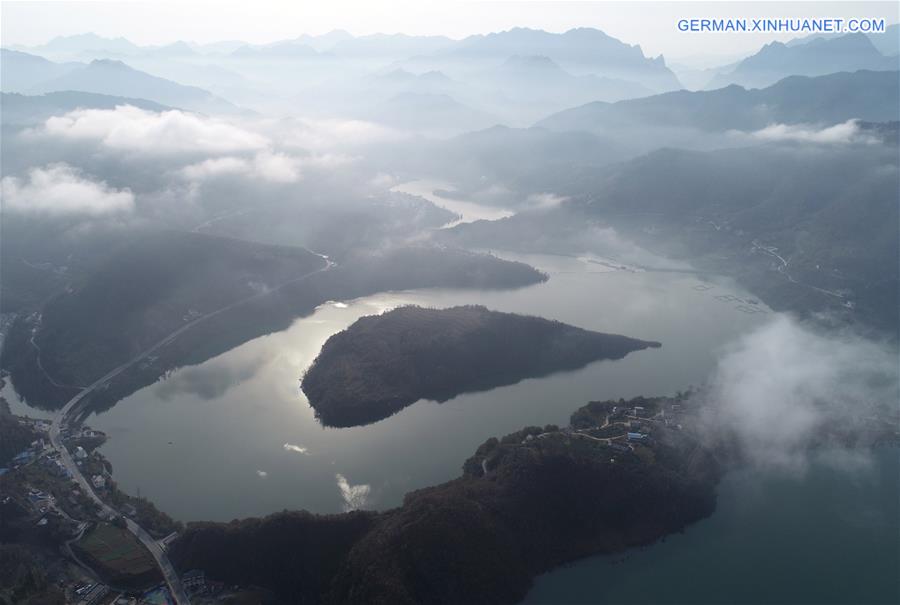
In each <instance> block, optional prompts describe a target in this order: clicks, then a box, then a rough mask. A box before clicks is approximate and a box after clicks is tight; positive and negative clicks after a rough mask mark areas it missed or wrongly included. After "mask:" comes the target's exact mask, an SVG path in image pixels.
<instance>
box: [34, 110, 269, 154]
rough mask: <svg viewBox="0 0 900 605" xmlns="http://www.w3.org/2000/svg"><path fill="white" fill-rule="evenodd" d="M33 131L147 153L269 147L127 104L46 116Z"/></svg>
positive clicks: (244, 134) (220, 127)
mask: <svg viewBox="0 0 900 605" xmlns="http://www.w3.org/2000/svg"><path fill="white" fill-rule="evenodd" d="M36 133H37V134H43V135H48V136H55V137H61V138H65V139H71V140H87V141H97V142H99V143H101V144H103V145H104V146H105V147H108V148H110V149H116V150H122V151H140V152H142V153H147V154H166V153H233V152H237V151H255V150H261V149H264V148H265V147H267V145H268V144H269V141H268V140H267V139H266V137H264V136H262V135H260V134H257V133H255V132H252V131H250V130H247V129H244V128H241V127H239V126H236V125H234V124H231V123H228V122H225V121H222V120H219V119H215V118H209V117H205V116H200V115H197V114H192V113H185V112H182V111H178V110H170V111H164V112H161V113H156V112H153V111H145V110H143V109H139V108H137V107H133V106H131V105H120V106H118V107H116V108H115V109H77V110H75V111H71V112H69V113H67V114H64V115H62V116H54V117H51V118H48V119H47V121H46V122H45V123H44V125H43V127H42V128H41V129H39V130H38V131H36Z"/></svg>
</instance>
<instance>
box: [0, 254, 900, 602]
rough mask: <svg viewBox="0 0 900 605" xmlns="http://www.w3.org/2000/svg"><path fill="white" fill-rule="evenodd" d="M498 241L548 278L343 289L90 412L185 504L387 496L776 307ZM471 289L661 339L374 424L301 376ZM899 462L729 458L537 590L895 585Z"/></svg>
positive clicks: (711, 592)
mask: <svg viewBox="0 0 900 605" xmlns="http://www.w3.org/2000/svg"><path fill="white" fill-rule="evenodd" d="M502 256H504V257H506V258H510V259H514V260H521V261H523V262H527V263H530V264H532V265H533V266H536V267H538V268H539V269H541V270H543V271H545V272H547V273H548V274H549V276H550V279H549V280H548V281H547V282H546V283H542V284H537V285H533V286H529V287H526V288H522V289H518V290H512V291H467V290H447V289H444V290H414V291H404V292H391V293H385V294H379V295H375V296H368V297H364V298H360V299H357V300H348V301H336V302H331V303H328V304H325V305H322V306H320V307H319V308H318V309H316V311H315V312H314V313H313V314H312V315H310V316H308V317H304V318H300V319H298V320H296V321H295V322H294V323H293V324H292V325H291V326H290V327H289V328H288V329H287V330H284V331H282V332H279V333H274V334H270V335H268V336H263V337H260V338H256V339H254V340H252V341H250V342H247V343H245V344H243V345H241V346H239V347H237V348H235V349H233V350H231V351H228V352H227V353H224V354H222V355H219V356H218V357H215V358H213V359H210V360H208V361H206V362H205V363H202V364H199V365H196V366H189V367H184V368H181V369H178V370H176V371H174V372H172V373H171V374H170V375H169V376H167V377H166V378H164V379H162V380H160V381H159V382H157V383H156V384H154V385H151V386H148V387H146V388H144V389H142V390H140V391H138V392H136V393H134V394H133V395H131V396H129V397H127V398H125V399H123V400H122V401H120V402H119V403H118V404H117V405H116V406H115V407H113V408H112V409H111V410H108V411H106V412H103V413H101V414H99V415H93V416H91V417H90V418H89V419H88V421H87V422H88V424H90V425H91V426H93V427H95V428H98V429H101V430H103V431H106V432H107V433H108V435H109V440H108V442H107V443H106V444H104V446H103V447H102V451H103V453H104V454H105V455H106V456H107V457H108V459H109V460H110V461H111V463H112V465H113V469H114V473H113V474H114V477H115V479H116V480H117V481H118V482H119V484H120V486H121V487H122V488H123V489H124V490H126V491H128V492H130V493H140V494H141V495H143V496H146V497H148V498H150V499H151V500H152V501H154V502H155V503H156V504H157V505H158V506H159V507H160V508H161V509H162V510H164V511H166V512H168V513H169V514H171V515H172V516H174V517H176V518H177V519H180V520H183V521H190V520H219V521H224V520H230V519H232V518H239V517H246V516H259V515H266V514H269V513H272V512H276V511H280V510H282V509H307V510H311V511H314V512H320V513H329V512H339V511H342V510H349V509H352V508H359V507H362V508H374V509H385V508H389V507H393V506H397V505H398V504H400V503H401V501H402V497H403V495H404V494H405V493H406V492H408V491H410V490H413V489H417V488H421V487H424V486H428V485H433V484H436V483H440V482H442V481H446V480H448V479H451V478H453V477H456V476H458V475H459V474H460V469H461V466H462V463H463V461H464V460H465V459H466V458H467V457H468V456H470V455H471V454H472V453H473V452H474V450H475V448H476V447H477V446H478V445H479V444H480V443H482V442H483V441H484V440H485V439H487V438H488V437H491V436H499V435H504V434H506V433H509V432H511V431H514V430H517V429H519V428H521V427H523V426H525V425H529V424H541V425H542V424H546V423H557V424H564V423H566V422H567V420H568V417H569V414H570V413H571V412H572V411H573V410H575V409H576V408H577V407H579V406H581V405H582V404H584V403H585V402H587V401H589V400H595V399H605V398H618V397H630V396H635V395H660V394H671V393H674V392H675V391H678V390H684V389H686V388H687V387H688V386H690V385H691V384H699V383H701V382H703V381H704V380H705V379H706V378H707V377H708V376H709V374H710V372H711V371H712V370H713V369H714V367H715V362H716V359H717V357H718V356H719V354H720V353H721V351H722V350H723V348H725V347H727V346H728V343H730V342H732V341H733V340H734V339H736V338H737V337H739V336H740V335H741V334H744V333H746V332H747V331H749V330H752V329H753V328H754V327H755V326H758V325H760V324H761V323H762V322H765V321H767V319H769V318H771V317H773V315H772V314H771V312H770V311H769V310H768V309H767V308H766V307H765V306H764V305H762V304H760V303H759V302H758V301H756V300H755V299H754V298H753V297H752V296H751V295H749V294H748V293H747V292H745V291H743V290H741V288H739V287H738V286H736V285H735V284H734V283H733V282H732V281H731V280H729V279H726V278H722V277H717V276H701V275H697V274H694V273H691V272H689V271H684V270H679V267H678V266H674V269H675V270H673V265H672V264H671V263H669V264H666V263H665V261H664V260H663V259H656V261H655V262H654V259H652V257H649V256H646V255H645V256H643V257H642V258H643V259H644V260H647V261H648V262H647V263H646V264H647V265H649V266H660V267H666V269H665V270H661V271H653V270H642V269H640V268H639V267H637V266H635V265H633V264H628V263H626V262H623V260H622V259H602V258H589V257H584V258H571V257H562V256H549V255H514V254H502ZM632 262H633V261H632ZM681 269H683V267H681ZM473 303H474V304H483V305H485V306H487V307H488V308H491V309H496V310H501V311H512V312H519V313H529V314H535V315H540V316H543V317H548V318H552V319H558V320H560V321H564V322H567V323H571V324H573V325H576V326H580V327H583V328H588V329H594V330H601V331H608V332H615V333H621V334H625V335H628V336H633V337H636V338H642V339H649V340H658V341H660V342H662V345H663V346H662V348H661V349H649V350H645V351H639V352H636V353H632V354H630V355H628V356H627V357H626V358H625V359H622V360H617V361H601V362H597V363H593V364H591V365H589V366H587V367H585V368H583V369H581V370H578V371H574V372H567V373H560V374H555V375H552V376H548V377H544V378H540V379H534V380H525V381H523V382H521V383H519V384H516V385H511V386H507V387H501V388H497V389H493V390H491V391H487V392H482V393H472V394H466V395H461V396H459V397H456V398H454V399H452V400H450V401H447V402H445V403H443V404H438V403H435V402H431V401H420V402H418V403H416V404H415V405H412V406H410V407H408V408H406V409H404V410H402V411H400V412H399V413H398V414H396V415H395V416H392V417H390V418H387V419H385V420H383V421H380V422H377V423H375V424H372V425H368V426H363V427H355V428H349V429H332V428H324V427H322V426H321V425H320V424H319V423H318V422H317V421H316V419H315V417H314V415H313V413H312V410H311V408H310V407H309V405H308V403H307V400H306V398H305V397H304V395H303V393H302V392H301V391H300V390H299V378H300V377H301V375H302V374H303V371H304V370H305V369H306V368H307V367H308V366H309V365H310V363H311V362H312V360H313V359H314V358H315V356H316V355H317V353H318V351H319V349H320V348H321V346H322V344H323V343H324V342H325V340H326V339H327V338H328V337H329V336H330V335H332V334H334V333H335V332H337V331H339V330H342V329H344V328H346V327H347V326H349V325H350V324H351V323H352V322H353V321H355V320H356V319H357V318H359V317H361V316H364V315H369V314H373V313H380V312H383V311H385V310H387V309H391V308H394V307H396V306H398V305H403V304H419V305H429V306H435V307H447V306H453V305H457V304H473ZM4 395H5V396H7V398H8V399H10V401H11V403H12V404H13V405H12V407H13V410H14V411H16V412H17V413H27V412H28V411H29V408H27V406H26V405H25V403H24V402H21V401H20V400H18V397H16V396H15V394H14V392H12V389H11V387H10V386H9V385H8V384H7V386H6V387H5V388H4ZM39 415H44V414H39ZM898 475H900V470H898V451H897V449H896V448H886V449H882V450H879V451H878V452H877V453H876V455H875V456H874V457H873V459H872V461H871V463H870V464H868V465H863V466H857V467H854V468H852V469H851V470H849V471H848V470H846V469H844V470H839V469H836V468H834V467H832V466H830V465H828V464H825V463H824V462H823V461H822V460H821V459H820V458H819V457H814V460H813V462H812V464H811V465H810V467H809V469H808V471H807V472H806V473H802V474H799V475H797V474H778V473H774V474H773V473H765V474H761V473H757V472H754V471H751V470H748V469H743V470H738V471H732V472H730V473H729V474H727V475H726V477H725V478H724V480H723V481H722V483H721V485H720V487H719V504H718V508H717V510H716V512H715V513H714V514H713V515H712V516H711V517H710V518H709V519H706V520H703V521H701V522H699V523H697V524H695V525H693V526H691V527H689V528H688V529H687V531H686V532H685V533H683V534H679V535H675V536H670V537H669V538H667V539H666V540H665V541H663V542H661V543H658V544H656V545H653V546H652V547H649V548H645V549H640V550H636V551H634V552H630V553H627V554H625V555H618V556H614V557H594V558H590V559H586V560H583V561H580V562H577V563H575V564H573V565H571V566H567V567H564V568H560V569H557V570H554V571H553V572H551V573H548V574H545V575H543V576H541V577H539V578H538V579H537V580H536V582H535V586H534V588H533V590H532V591H531V593H530V594H529V595H528V598H527V602H528V603H532V604H535V603H592V602H609V603H623V604H649V603H687V602H690V603H708V604H710V605H711V604H717V603H756V602H761V601H766V602H782V603H847V602H853V603H866V602H896V601H897V599H896V598H895V597H896V596H897V595H898V588H897V570H898V565H900V562H898V560H900V554H898V543H900V529H898V518H900V511H898V499H897V494H898V489H900V487H898ZM842 570H846V573H842Z"/></svg>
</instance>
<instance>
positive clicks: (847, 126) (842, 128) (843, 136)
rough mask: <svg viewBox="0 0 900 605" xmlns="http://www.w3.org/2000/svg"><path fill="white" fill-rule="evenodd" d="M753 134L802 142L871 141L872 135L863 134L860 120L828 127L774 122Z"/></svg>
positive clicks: (765, 138)
mask: <svg viewBox="0 0 900 605" xmlns="http://www.w3.org/2000/svg"><path fill="white" fill-rule="evenodd" d="M751 136H753V137H754V138H757V139H762V140H764V141H796V142H800V143H820V144H832V145H836V144H846V143H860V142H869V141H871V137H867V136H865V135H863V134H862V132H861V131H860V128H859V120H847V121H846V122H844V123H843V124H835V125H834V126H829V127H827V128H816V127H814V126H810V125H808V124H772V125H770V126H766V127H765V128H763V129H762V130H757V131H756V132H753V133H751Z"/></svg>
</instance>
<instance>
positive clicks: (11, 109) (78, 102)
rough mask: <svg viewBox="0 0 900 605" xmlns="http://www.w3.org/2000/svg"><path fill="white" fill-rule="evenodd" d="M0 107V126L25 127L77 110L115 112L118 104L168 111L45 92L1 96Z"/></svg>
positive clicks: (139, 102)
mask: <svg viewBox="0 0 900 605" xmlns="http://www.w3.org/2000/svg"><path fill="white" fill-rule="evenodd" d="M0 105H2V106H3V114H2V119H3V124H4V125H7V124H12V125H16V126H27V125H31V124H37V123H40V122H43V121H44V120H46V119H47V118H49V117H51V116H56V115H60V114H64V113H68V112H70V111H74V110H76V109H114V108H115V107H117V106H119V105H132V106H134V107H139V108H140V109H144V110H147V111H157V112H158V111H166V110H168V109H171V108H170V107H167V106H166V105H160V104H159V103H154V102H153V101H147V100H145V99H134V98H128V97H113V96H109V95H101V94H96V93H92V92H79V91H73V90H65V91H59V92H48V93H46V94H43V95H37V96H28V95H21V94H18V93H6V92H4V93H0Z"/></svg>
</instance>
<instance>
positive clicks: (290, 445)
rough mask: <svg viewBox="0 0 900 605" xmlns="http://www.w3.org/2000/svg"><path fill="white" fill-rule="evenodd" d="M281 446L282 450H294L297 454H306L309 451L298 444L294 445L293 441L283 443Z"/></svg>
mask: <svg viewBox="0 0 900 605" xmlns="http://www.w3.org/2000/svg"><path fill="white" fill-rule="evenodd" d="M283 447H284V451H286V452H296V453H297V454H308V453H309V449H307V448H305V447H303V446H300V445H294V444H293V443H285V444H284V446H283Z"/></svg>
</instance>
